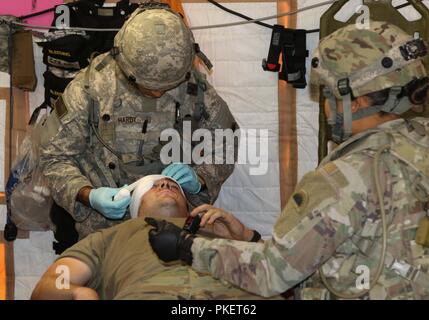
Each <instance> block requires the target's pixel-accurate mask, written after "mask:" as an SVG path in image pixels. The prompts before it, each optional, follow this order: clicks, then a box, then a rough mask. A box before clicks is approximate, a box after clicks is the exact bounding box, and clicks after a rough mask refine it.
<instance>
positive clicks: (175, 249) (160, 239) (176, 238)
mask: <svg viewBox="0 0 429 320" xmlns="http://www.w3.org/2000/svg"><path fill="white" fill-rule="evenodd" d="M145 221H146V222H147V223H148V224H150V225H151V226H153V227H154V229H152V230H150V231H149V242H150V245H151V246H152V249H153V251H154V252H155V253H156V254H157V256H158V258H160V259H161V260H162V261H164V262H171V261H175V260H182V261H184V262H186V263H187V264H188V265H191V264H192V252H191V247H192V243H193V242H194V238H195V237H194V236H193V235H192V234H190V233H188V232H186V231H184V230H182V229H180V228H179V227H178V226H176V225H174V224H172V223H170V222H167V221H165V220H162V221H161V220H157V219H154V218H145Z"/></svg>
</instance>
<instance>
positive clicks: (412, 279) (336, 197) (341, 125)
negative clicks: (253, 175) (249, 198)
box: [150, 21, 429, 299]
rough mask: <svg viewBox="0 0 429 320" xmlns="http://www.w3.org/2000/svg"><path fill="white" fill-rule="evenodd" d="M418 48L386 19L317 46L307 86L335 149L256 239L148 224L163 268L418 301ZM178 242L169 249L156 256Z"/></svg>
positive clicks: (428, 260) (421, 247) (262, 284)
mask: <svg viewBox="0 0 429 320" xmlns="http://www.w3.org/2000/svg"><path fill="white" fill-rule="evenodd" d="M426 54H427V52H426V45H425V43H424V42H423V41H422V40H420V39H414V38H413V37H411V36H409V35H408V34H406V33H404V32H403V31H402V30H400V29H399V28H397V27H395V26H393V25H392V24H389V23H387V22H377V21H372V22H371V26H370V29H368V30H358V29H356V27H355V26H354V25H350V26H347V27H344V28H342V29H340V30H338V31H336V32H334V33H332V34H331V35H329V36H327V37H326V38H324V39H322V40H321V41H320V43H319V46H318V48H317V50H316V52H315V54H314V59H313V61H312V72H313V74H312V81H313V83H316V84H318V85H320V86H322V89H323V91H322V92H323V93H324V95H325V96H326V97H327V102H326V104H325V109H326V113H327V115H328V118H329V124H331V125H332V127H333V136H334V139H335V140H336V141H337V142H342V141H344V142H343V143H342V144H340V145H339V146H338V147H337V148H336V149H335V150H334V151H333V152H331V153H330V154H329V155H328V156H327V157H326V158H325V159H324V160H323V161H322V163H321V164H320V166H319V167H318V168H317V169H316V170H314V171H313V172H310V173H308V174H307V175H305V176H304V178H303V179H302V180H301V181H300V183H299V184H298V185H297V187H296V190H295V192H294V194H293V195H292V197H291V198H290V199H289V201H288V203H287V204H286V206H285V208H284V209H283V211H282V212H281V214H280V216H279V218H278V220H277V222H276V224H275V226H274V233H273V237H272V238H271V239H269V240H267V241H266V242H265V243H253V244H252V243H245V242H238V241H228V240H223V239H216V240H207V239H203V238H199V237H194V236H192V235H186V234H183V233H180V232H179V231H178V230H177V228H176V229H175V228H172V227H170V226H169V225H168V224H166V223H160V222H153V221H151V224H152V225H153V226H154V227H155V228H154V229H153V230H152V231H151V233H150V241H151V244H152V247H153V248H154V250H155V251H156V252H157V254H158V256H159V257H160V258H161V259H162V260H164V261H171V260H175V259H181V260H183V261H186V262H187V263H188V264H192V266H193V268H194V269H196V270H197V271H201V272H210V273H211V274H212V275H213V276H214V277H216V278H220V279H224V280H227V281H230V282H231V283H233V284H235V285H237V286H239V287H241V288H243V289H245V290H248V291H250V292H253V293H256V294H259V295H262V296H273V295H275V294H278V293H282V292H285V291H286V290H288V289H291V288H294V287H296V291H295V293H296V296H297V297H299V298H301V299H429V273H428V270H429V241H428V239H429V234H428V232H427V230H428V228H427V225H428V219H427V217H426V215H427V207H428V206H427V202H428V195H429V174H428V172H429V157H428V154H429V153H428V152H429V120H427V119H425V118H413V119H407V118H406V117H405V115H406V113H407V112H408V111H410V110H411V109H415V110H419V109H421V107H422V104H423V103H424V102H425V98H426V91H427V88H428V79H427V74H426V71H425V69H424V67H423V64H422V58H423V57H425V56H426ZM175 240H176V241H177V240H179V241H178V242H177V243H179V245H178V247H179V248H178V251H177V252H174V251H173V252H172V251H168V250H166V246H168V245H170V248H171V243H169V242H172V241H173V242H174V241H175Z"/></svg>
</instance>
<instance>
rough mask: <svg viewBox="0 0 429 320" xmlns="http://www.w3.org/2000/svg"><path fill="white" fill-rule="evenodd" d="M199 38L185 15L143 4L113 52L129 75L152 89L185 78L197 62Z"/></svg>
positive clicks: (117, 40) (118, 37) (173, 84)
mask: <svg viewBox="0 0 429 320" xmlns="http://www.w3.org/2000/svg"><path fill="white" fill-rule="evenodd" d="M194 46H195V41H194V37H193V35H192V32H191V30H190V29H189V28H188V27H187V26H186V25H185V23H184V21H183V18H182V17H181V16H180V15H179V14H177V13H175V12H173V11H171V10H169V9H162V8H150V9H145V8H139V9H137V10H136V11H134V13H133V14H132V15H131V16H130V18H129V19H128V20H127V21H126V22H125V24H124V26H123V27H122V28H121V30H119V32H118V34H117V35H116V36H115V40H114V49H113V50H114V51H113V56H114V57H115V60H116V61H117V63H118V65H119V67H120V68H121V70H122V71H123V72H124V73H125V75H126V76H127V77H128V79H130V80H132V81H135V82H136V83H137V84H139V85H141V86H143V87H145V88H147V89H151V90H168V89H172V88H174V87H176V86H177V85H179V84H180V83H181V82H183V81H185V80H186V79H187V77H188V76H189V72H190V71H191V68H192V66H193V60H194V57H195V54H196V53H195V47H194Z"/></svg>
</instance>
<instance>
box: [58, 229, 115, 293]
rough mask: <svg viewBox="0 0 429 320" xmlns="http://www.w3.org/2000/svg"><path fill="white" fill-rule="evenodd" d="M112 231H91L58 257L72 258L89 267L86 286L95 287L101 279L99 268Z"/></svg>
mask: <svg viewBox="0 0 429 320" xmlns="http://www.w3.org/2000/svg"><path fill="white" fill-rule="evenodd" d="M112 233H113V232H112V231H111V230H104V231H98V232H95V233H92V234H90V235H89V236H87V237H86V238H84V239H83V240H81V241H79V242H78V243H76V244H75V245H74V246H72V247H70V248H68V249H67V250H66V251H64V252H63V253H62V254H61V256H60V257H59V258H58V259H61V258H74V259H77V260H80V261H82V262H83V263H85V264H86V265H87V266H88V267H89V268H90V269H91V279H90V280H89V282H88V284H87V285H86V286H87V287H89V288H92V289H96V288H97V287H98V285H99V283H100V280H101V279H100V277H101V268H102V266H103V261H104V257H105V251H106V242H108V241H109V238H111V234H112ZM106 240H107V241H106Z"/></svg>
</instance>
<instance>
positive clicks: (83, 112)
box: [41, 4, 235, 238]
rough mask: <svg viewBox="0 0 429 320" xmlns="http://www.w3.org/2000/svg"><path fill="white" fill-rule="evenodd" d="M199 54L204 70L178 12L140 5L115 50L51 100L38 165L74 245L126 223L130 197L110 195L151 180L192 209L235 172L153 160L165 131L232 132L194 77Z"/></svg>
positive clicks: (222, 108) (218, 103)
mask: <svg viewBox="0 0 429 320" xmlns="http://www.w3.org/2000/svg"><path fill="white" fill-rule="evenodd" d="M196 56H198V57H200V58H202V60H203V61H204V62H206V64H207V65H208V67H209V68H211V65H210V63H209V61H208V59H207V58H206V57H205V56H204V54H203V53H202V52H201V51H200V50H199V46H198V44H196V43H195V40H194V37H193V35H192V32H191V31H190V29H189V28H188V27H187V26H186V25H185V23H184V21H183V19H182V17H181V16H180V15H179V14H177V13H175V12H173V11H171V10H170V9H169V8H168V7H166V6H165V5H162V4H146V5H142V6H141V7H140V8H138V9H137V10H136V11H135V12H134V13H133V14H132V15H131V16H130V17H129V18H128V20H127V21H126V22H125V24H124V26H123V27H122V28H121V30H120V31H119V32H118V33H117V35H116V37H115V39H114V47H113V49H112V50H111V51H110V52H108V53H105V54H101V55H99V56H97V57H95V58H94V59H93V60H92V62H91V64H90V65H89V66H88V67H87V68H86V70H83V71H82V72H81V73H80V74H79V75H78V76H77V77H76V79H75V80H74V81H72V82H71V83H70V85H69V86H68V87H67V89H66V90H65V92H64V95H63V96H62V98H60V99H58V100H57V101H56V104H55V112H53V113H52V115H51V116H50V117H49V119H48V121H47V124H46V127H47V132H51V133H52V134H51V135H50V136H49V137H48V138H47V142H46V143H44V144H43V146H42V148H41V165H42V168H43V172H44V174H45V176H46V178H47V180H48V183H49V186H50V188H51V190H52V195H53V198H54V200H55V202H56V203H57V204H58V205H59V206H61V207H63V208H64V209H66V210H67V211H68V213H70V214H71V216H72V217H73V218H74V220H75V221H76V229H77V231H78V233H79V238H83V237H84V236H86V235H87V234H89V233H91V232H93V231H95V230H98V229H101V228H106V227H109V226H111V225H113V224H116V223H118V222H121V221H123V220H124V219H127V218H129V212H128V210H127V207H128V205H129V203H130V197H129V196H127V197H125V198H123V199H120V200H113V199H114V196H115V195H116V194H117V193H118V191H119V190H120V188H121V187H122V186H124V185H125V184H130V183H132V182H134V181H136V180H137V179H139V178H141V177H142V176H145V175H148V174H160V173H161V172H162V174H164V175H167V176H171V177H172V178H174V179H175V180H176V181H178V182H179V183H180V184H181V186H182V188H183V189H184V190H185V191H186V192H188V194H189V195H190V198H191V199H194V201H198V202H200V201H205V202H213V201H214V200H215V199H216V197H217V195H218V193H219V190H220V187H221V185H222V183H223V182H224V181H225V180H226V179H227V177H228V176H229V175H230V174H231V173H232V170H233V165H231V164H224V165H214V164H213V165H212V164H206V163H203V164H201V165H194V164H191V165H187V164H184V163H173V164H170V165H167V164H164V163H163V162H162V161H161V159H160V151H161V149H162V147H163V143H162V142H161V140H160V136H161V133H162V131H163V130H165V129H173V128H175V129H177V130H178V131H179V132H181V130H183V129H182V128H183V126H182V124H183V123H184V121H189V122H190V123H191V128H192V130H196V129H198V128H207V129H209V130H211V131H214V130H215V129H234V126H235V121H234V118H233V116H232V114H231V112H230V111H229V109H228V106H227V105H226V103H225V102H224V101H223V100H222V98H221V97H220V96H219V95H218V94H217V93H216V91H215V90H214V89H213V88H212V87H211V86H210V85H209V83H208V82H207V81H206V80H205V77H204V76H203V74H202V73H200V72H198V71H197V70H196V69H195V67H194V60H195V57H196ZM164 144H165V143H164ZM189 156H190V155H189ZM225 156H226V155H225ZM225 163H226V162H225Z"/></svg>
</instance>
